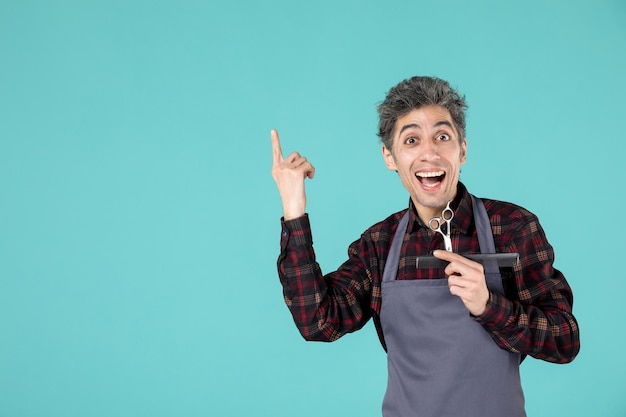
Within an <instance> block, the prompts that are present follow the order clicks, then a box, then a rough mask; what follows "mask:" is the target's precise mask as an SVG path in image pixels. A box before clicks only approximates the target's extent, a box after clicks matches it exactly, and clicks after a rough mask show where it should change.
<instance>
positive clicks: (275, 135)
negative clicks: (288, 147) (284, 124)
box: [270, 129, 283, 165]
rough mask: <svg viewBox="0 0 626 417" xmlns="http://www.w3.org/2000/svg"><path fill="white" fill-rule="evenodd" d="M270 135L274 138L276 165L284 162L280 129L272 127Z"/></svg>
mask: <svg viewBox="0 0 626 417" xmlns="http://www.w3.org/2000/svg"><path fill="white" fill-rule="evenodd" d="M270 136H271V138H272V160H273V163H274V165H276V164H278V163H280V162H282V160H283V151H282V149H280V139H279V138H278V131H277V130H276V129H272V131H271V133H270Z"/></svg>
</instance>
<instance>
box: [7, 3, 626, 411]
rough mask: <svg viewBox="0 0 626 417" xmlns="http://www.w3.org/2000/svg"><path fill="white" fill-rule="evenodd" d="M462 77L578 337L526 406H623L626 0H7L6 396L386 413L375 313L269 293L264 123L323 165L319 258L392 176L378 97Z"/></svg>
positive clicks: (480, 136)
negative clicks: (347, 331)
mask: <svg viewBox="0 0 626 417" xmlns="http://www.w3.org/2000/svg"><path fill="white" fill-rule="evenodd" d="M415 74H426V75H437V76H439V77H442V78H445V79H448V80H450V81H451V83H452V84H453V85H455V86H457V87H458V88H459V89H460V91H461V92H462V93H464V94H465V95H466V96H467V99H468V102H469V105H470V109H469V113H468V142H469V146H468V163H467V164H466V165H465V166H464V168H463V173H462V179H463V181H464V182H465V183H466V185H467V186H468V187H469V188H470V190H472V191H473V192H474V193H475V194H477V195H480V196H483V197H491V198H499V199H504V200H511V201H515V202H516V203H518V204H521V205H523V206H525V207H527V208H528V209H530V210H531V211H533V212H535V213H536V214H538V215H539V216H540V219H541V221H542V224H543V226H544V228H545V229H546V232H547V234H548V237H549V239H550V241H551V243H552V244H553V246H554V247H555V249H556V253H557V258H556V266H557V267H558V268H559V269H561V270H562V271H563V272H564V273H565V274H566V276H567V277H568V279H569V281H570V284H571V285H572V287H573V289H574V292H575V313H576V315H577V317H578V320H579V322H580V326H581V329H582V350H581V353H580V356H579V357H578V358H577V360H576V361H575V362H574V363H573V364H571V365H566V366H560V365H553V364H548V363H542V362H539V361H536V360H533V359H528V360H527V361H526V362H525V363H524V364H523V366H522V372H523V381H524V387H525V390H526V396H527V405H528V413H529V416H548V415H550V416H569V417H576V416H579V417H588V416H591V415H593V416H607V417H618V416H620V417H623V416H624V415H626V400H625V399H624V395H623V394H624V383H623V376H624V374H625V373H626V365H625V362H624V360H623V352H622V349H623V347H624V345H625V344H626V335H625V332H624V330H623V329H622V327H623V324H624V322H625V319H626V314H625V313H624V308H623V305H624V303H623V299H624V292H625V289H626V287H625V285H624V276H623V272H622V271H623V269H624V268H623V267H622V266H621V264H622V263H623V260H624V253H625V250H626V245H625V244H624V233H625V232H626V230H625V229H626V228H625V226H624V221H623V216H621V215H620V209H621V208H622V207H623V198H622V195H623V193H624V179H625V175H624V169H623V160H624V154H625V151H626V145H625V141H624V118H625V116H624V115H625V114H626V106H625V104H624V97H625V95H626V81H625V74H626V2H624V1H622V0H599V1H597V0H596V1H570V0H562V1H550V2H546V1H536V0H534V1H511V2H503V1H481V2H471V1H461V0H458V1H439V2H430V1H429V2H426V1H419V0H411V1H329V0H322V1H316V2H295V1H286V0H285V1H239V2H237V1H189V0H178V1H127V0H124V1H122V0H107V1H27V0H26V1H9V0H1V1H0V416H2V417H18V416H28V417H31V416H46V417H53V416H63V417H68V416H133V417H134V416H151V417H155V416H273V417H280V416H285V417H292V416H303V417H306V416H318V415H324V416H329V417H330V416H348V415H350V416H378V415H380V404H381V401H382V397H383V394H384V389H385V383H386V381H385V378H386V363H385V355H384V353H383V350H382V349H381V347H380V346H379V344H378V341H377V339H376V336H375V332H374V330H373V325H371V324H368V326H366V328H365V329H364V330H362V331H361V332H359V333H357V334H353V335H349V336H347V337H345V338H344V339H342V340H340V341H338V342H336V343H334V344H319V343H306V342H304V341H303V340H302V339H301V338H300V336H299V334H298V332H297V330H296V329H295V327H294V326H293V324H292V321H291V317H290V315H289V312H288V310H287V308H286V307H285V306H284V304H283V301H282V294H281V288H280V285H279V283H278V279H277V275H276V271H275V262H276V257H277V255H278V249H279V246H278V242H279V231H280V226H279V218H280V215H281V207H280V201H279V197H278V193H277V191H276V188H275V186H274V183H273V180H272V179H271V175H270V167H271V152H270V141H269V131H270V129H271V128H278V129H279V131H280V133H281V138H282V141H283V150H284V151H285V153H289V152H291V151H293V150H298V151H300V152H302V153H303V154H305V155H306V156H308V157H309V158H310V160H311V161H313V163H314V164H315V166H316V168H317V174H316V178H315V179H314V180H313V181H310V182H308V187H309V188H308V190H309V201H310V204H309V207H308V211H309V212H310V214H311V221H312V224H313V227H314V237H315V245H316V249H317V253H318V257H319V261H320V263H321V265H322V268H324V269H325V270H326V271H330V270H331V269H333V268H335V267H336V266H338V265H339V263H340V262H342V261H343V260H344V258H345V254H346V248H347V246H348V244H349V243H350V242H351V241H353V240H354V239H356V238H358V236H359V235H360V233H361V232H362V231H363V230H364V229H365V228H367V227H368V226H370V225H371V224H373V223H374V222H376V221H379V220H381V219H383V218H384V217H386V216H387V215H388V214H390V213H391V212H393V211H397V210H400V209H402V208H403V207H404V206H405V205H406V204H407V201H408V198H407V195H406V192H405V191H404V189H403V188H402V186H401V184H400V182H399V181H398V179H397V177H396V175H395V174H394V173H392V172H390V171H388V170H387V169H386V168H385V166H384V164H383V161H382V159H381V156H380V146H379V144H378V142H377V138H376V136H375V131H376V122H377V120H376V112H375V106H376V104H377V103H378V102H379V101H381V100H382V99H383V97H384V95H385V93H386V92H387V90H388V89H389V88H390V87H391V86H392V85H394V84H396V83H397V82H399V81H400V80H402V79H404V78H406V77H409V76H411V75H415Z"/></svg>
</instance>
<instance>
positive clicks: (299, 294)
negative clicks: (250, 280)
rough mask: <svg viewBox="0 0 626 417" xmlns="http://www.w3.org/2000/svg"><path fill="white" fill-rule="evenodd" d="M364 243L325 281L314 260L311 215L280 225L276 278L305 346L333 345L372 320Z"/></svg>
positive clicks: (354, 247)
mask: <svg viewBox="0 0 626 417" xmlns="http://www.w3.org/2000/svg"><path fill="white" fill-rule="evenodd" d="M365 246H366V245H365V244H364V239H360V240H357V241H356V242H354V243H353V244H352V245H350V248H349V249H348V260H347V261H346V262H345V263H344V264H343V265H341V267H340V268H339V269H338V270H337V271H335V272H332V273H330V274H327V275H323V274H322V271H321V269H320V266H319V264H318V263H317V261H316V259H315V252H314V250H313V238H312V235H311V228H310V223H309V218H308V215H304V216H302V217H299V218H297V219H291V220H288V221H284V220H283V221H282V231H281V240H280V249H281V251H280V255H279V257H278V262H277V266H278V276H279V279H280V282H281V284H282V287H283V295H284V298H285V303H286V304H287V307H288V308H289V310H290V311H291V315H292V316H293V320H294V322H295V324H296V326H297V327H298V330H299V331H300V333H301V334H302V336H303V337H304V338H305V339H306V340H317V341H325V342H330V341H334V340H337V339H338V338H340V337H341V336H343V335H344V334H346V333H349V332H353V331H356V330H358V329H360V328H361V327H363V326H364V325H365V323H366V322H367V321H368V320H369V318H370V317H371V310H370V308H369V302H370V297H371V295H370V289H371V281H370V280H369V279H368V273H367V271H366V266H365V264H364V262H363V254H364V249H363V248H364V247H365Z"/></svg>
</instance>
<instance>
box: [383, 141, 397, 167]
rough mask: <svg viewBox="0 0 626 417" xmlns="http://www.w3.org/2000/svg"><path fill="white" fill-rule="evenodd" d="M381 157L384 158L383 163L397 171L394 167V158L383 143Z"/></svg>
mask: <svg viewBox="0 0 626 417" xmlns="http://www.w3.org/2000/svg"><path fill="white" fill-rule="evenodd" d="M382 151H383V158H384V159H385V165H387V168H389V169H390V170H392V171H398V167H396V160H395V159H394V157H393V154H392V153H391V151H390V150H389V149H387V147H386V146H385V145H383V149H382Z"/></svg>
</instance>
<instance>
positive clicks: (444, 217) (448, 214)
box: [428, 200, 454, 252]
mask: <svg viewBox="0 0 626 417" xmlns="http://www.w3.org/2000/svg"><path fill="white" fill-rule="evenodd" d="M450 203H452V200H450V201H448V204H447V205H446V208H444V209H443V211H442V212H441V217H433V218H432V219H430V220H429V221H428V227H430V230H432V231H433V232H439V233H441V236H443V243H444V245H445V246H446V250H447V251H448V252H452V239H450V222H452V219H453V218H454V211H452V209H451V208H450ZM444 222H445V223H446V233H444V232H443V230H441V225H442V224H443V223H444Z"/></svg>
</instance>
